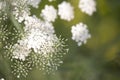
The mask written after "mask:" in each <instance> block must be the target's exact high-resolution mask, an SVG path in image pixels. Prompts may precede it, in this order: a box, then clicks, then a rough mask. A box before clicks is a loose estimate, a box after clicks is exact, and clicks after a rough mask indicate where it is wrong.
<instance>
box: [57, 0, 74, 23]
mask: <svg viewBox="0 0 120 80" xmlns="http://www.w3.org/2000/svg"><path fill="white" fill-rule="evenodd" d="M58 15H59V16H60V18H61V19H64V20H67V21H70V20H72V19H73V18H74V9H73V7H72V5H71V4H70V3H69V2H66V1H63V2H62V3H61V4H59V5H58Z"/></svg>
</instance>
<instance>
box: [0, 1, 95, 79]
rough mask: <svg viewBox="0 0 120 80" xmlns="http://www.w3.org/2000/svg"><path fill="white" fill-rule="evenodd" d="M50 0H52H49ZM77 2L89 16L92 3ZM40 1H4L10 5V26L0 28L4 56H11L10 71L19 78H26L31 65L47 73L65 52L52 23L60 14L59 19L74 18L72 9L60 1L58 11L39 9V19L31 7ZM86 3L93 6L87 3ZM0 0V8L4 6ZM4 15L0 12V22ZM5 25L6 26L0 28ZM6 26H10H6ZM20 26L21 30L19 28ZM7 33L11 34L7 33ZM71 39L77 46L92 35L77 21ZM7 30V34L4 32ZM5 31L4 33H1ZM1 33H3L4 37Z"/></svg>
mask: <svg viewBox="0 0 120 80" xmlns="http://www.w3.org/2000/svg"><path fill="white" fill-rule="evenodd" d="M48 1H49V2H52V1H55V0H48ZM81 1H82V0H81ZM84 1H86V3H87V4H86V3H85V2H83V1H82V2H80V8H81V9H82V10H83V11H84V12H86V10H87V11H88V12H86V13H88V14H89V15H92V13H93V12H94V11H95V9H94V10H92V7H94V6H95V3H94V2H91V3H90V2H87V0H84ZM40 2H41V0H11V1H9V0H4V3H7V4H8V3H9V4H8V5H5V6H10V8H11V9H10V11H11V14H10V15H9V18H10V20H11V21H9V20H8V21H9V23H11V25H10V28H9V26H6V27H5V25H6V24H4V25H2V26H1V27H2V28H1V27H0V41H1V42H3V43H4V42H5V43H4V44H5V45H4V46H3V47H4V48H3V49H4V50H5V53H6V54H5V56H7V57H8V58H9V59H10V61H11V62H10V63H11V68H12V73H13V74H14V75H16V76H17V78H20V77H21V76H24V77H26V76H27V75H28V72H29V71H30V70H31V69H32V68H38V69H39V70H45V71H46V72H48V73H49V72H50V71H54V70H57V67H58V66H60V64H61V63H62V60H61V58H62V57H63V56H64V55H65V54H66V53H67V51H68V49H66V45H65V42H64V41H65V40H64V39H61V37H59V38H58V37H57V36H56V34H55V30H54V26H53V24H52V23H53V22H55V20H56V18H57V16H58V15H59V16H60V18H61V19H63V20H67V21H71V20H73V19H74V8H73V6H72V5H71V4H70V3H69V2H67V1H63V2H62V3H60V4H59V5H58V10H57V8H55V7H54V6H52V5H47V4H46V5H45V7H44V9H42V10H41V13H40V18H41V19H40V18H38V17H37V16H35V15H32V14H31V11H30V6H32V7H33V8H38V7H39V3H40ZM88 3H90V4H92V7H91V6H90V8H89V6H87V7H86V8H84V7H85V6H86V5H88ZM2 5H3V4H2V3H1V1H0V9H3V7H4V6H2ZM6 16H7V15H6V14H5V13H3V15H2V18H0V25H1V24H2V22H3V23H5V21H7V17H6ZM0 17H1V15H0ZM3 27H5V28H3ZM7 28H9V29H7ZM19 29H20V30H19ZM8 32H10V33H8ZM71 32H72V39H73V40H75V41H76V42H78V46H80V45H81V44H82V43H86V42H87V39H88V38H90V37H91V35H90V34H89V31H88V29H87V26H86V25H85V24H83V23H79V24H77V25H75V26H72V30H71ZM6 33H8V34H6ZM4 34H6V35H4ZM1 35H3V36H5V37H4V38H3V37H1Z"/></svg>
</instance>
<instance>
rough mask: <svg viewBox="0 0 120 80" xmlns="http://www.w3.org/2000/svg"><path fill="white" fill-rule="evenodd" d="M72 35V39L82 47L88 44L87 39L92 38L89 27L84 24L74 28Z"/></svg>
mask: <svg viewBox="0 0 120 80" xmlns="http://www.w3.org/2000/svg"><path fill="white" fill-rule="evenodd" d="M71 33H72V39H73V40H75V41H76V42H77V43H78V46H81V45H82V43H84V44H85V43H86V42H87V39H89V38H90V37H91V35H90V34H89V31H88V29H87V25H85V24H83V23H79V24H76V25H75V26H72V29H71Z"/></svg>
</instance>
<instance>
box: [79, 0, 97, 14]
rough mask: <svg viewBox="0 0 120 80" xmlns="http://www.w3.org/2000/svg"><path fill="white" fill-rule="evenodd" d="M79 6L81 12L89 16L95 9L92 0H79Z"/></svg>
mask: <svg viewBox="0 0 120 80" xmlns="http://www.w3.org/2000/svg"><path fill="white" fill-rule="evenodd" d="M79 8H80V9H81V11H82V12H84V13H86V14H88V15H90V16H91V15H92V14H93V13H94V12H95V11H96V3H95V1H94V0H80V1H79Z"/></svg>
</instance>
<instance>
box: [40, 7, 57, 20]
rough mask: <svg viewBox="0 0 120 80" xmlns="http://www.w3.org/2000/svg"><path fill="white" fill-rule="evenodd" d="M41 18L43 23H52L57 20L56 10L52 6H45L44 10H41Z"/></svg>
mask: <svg viewBox="0 0 120 80" xmlns="http://www.w3.org/2000/svg"><path fill="white" fill-rule="evenodd" d="M41 16H42V17H43V18H44V20H45V21H48V22H54V21H55V19H56V18H57V10H56V9H55V8H54V7H53V6H48V5H45V9H43V10H42V13H41Z"/></svg>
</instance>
